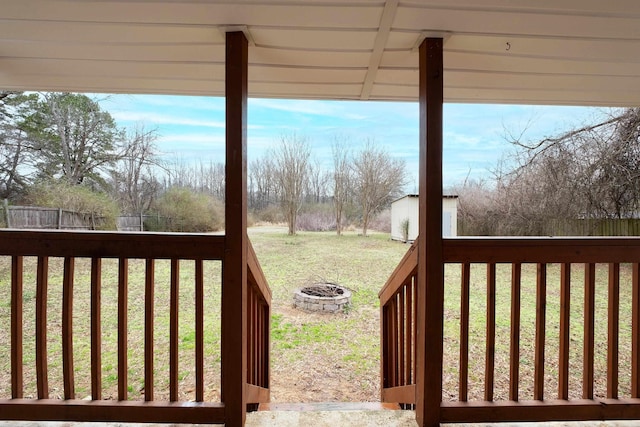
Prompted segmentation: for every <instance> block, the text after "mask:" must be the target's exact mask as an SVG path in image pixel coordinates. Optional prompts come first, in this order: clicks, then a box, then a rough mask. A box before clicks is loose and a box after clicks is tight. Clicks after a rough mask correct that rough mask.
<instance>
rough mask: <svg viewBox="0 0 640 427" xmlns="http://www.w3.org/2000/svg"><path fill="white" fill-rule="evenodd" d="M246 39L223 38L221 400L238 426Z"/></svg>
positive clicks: (243, 366)
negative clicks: (223, 129)
mask: <svg viewBox="0 0 640 427" xmlns="http://www.w3.org/2000/svg"><path fill="white" fill-rule="evenodd" d="M248 51H249V48H248V43H247V39H246V37H245V35H244V34H243V33H242V32H230V33H227V40H226V65H225V79H226V83H225V84H226V89H225V90H226V168H225V170H226V172H225V179H226V191H225V244H224V260H223V268H222V401H223V402H224V404H225V418H226V420H225V421H226V423H225V425H227V426H237V427H240V426H243V425H244V421H245V418H246V407H247V389H246V387H245V384H246V383H247V340H246V337H247V83H248V79H247V76H248V53H249V52H248Z"/></svg>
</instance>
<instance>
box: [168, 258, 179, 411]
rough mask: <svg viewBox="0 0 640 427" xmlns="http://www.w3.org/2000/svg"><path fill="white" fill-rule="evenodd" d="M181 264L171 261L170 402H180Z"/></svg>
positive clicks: (176, 260) (173, 259)
mask: <svg viewBox="0 0 640 427" xmlns="http://www.w3.org/2000/svg"><path fill="white" fill-rule="evenodd" d="M179 283H180V262H179V260H178V259H176V258H172V259H171V291H170V293H171V296H170V303H169V400H170V401H171V402H176V401H177V400H178V312H179V300H178V297H179Z"/></svg>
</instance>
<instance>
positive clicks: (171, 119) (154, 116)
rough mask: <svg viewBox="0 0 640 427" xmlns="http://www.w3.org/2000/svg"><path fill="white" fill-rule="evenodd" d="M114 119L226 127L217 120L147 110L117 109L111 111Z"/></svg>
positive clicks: (155, 123)
mask: <svg viewBox="0 0 640 427" xmlns="http://www.w3.org/2000/svg"><path fill="white" fill-rule="evenodd" d="M111 115H112V116H113V118H114V119H116V120H117V121H122V122H144V123H149V124H154V125H158V126H160V125H179V126H198V127H210V128H218V129H224V127H225V124H224V122H221V121H216V120H202V119H192V118H188V117H180V116H176V115H170V114H161V113H156V112H145V111H116V112H113V113H111Z"/></svg>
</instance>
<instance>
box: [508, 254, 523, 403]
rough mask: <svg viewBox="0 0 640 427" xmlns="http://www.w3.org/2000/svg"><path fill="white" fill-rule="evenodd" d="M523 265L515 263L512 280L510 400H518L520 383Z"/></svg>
mask: <svg viewBox="0 0 640 427" xmlns="http://www.w3.org/2000/svg"><path fill="white" fill-rule="evenodd" d="M521 276H522V265H521V264H520V263H514V264H513V266H512V278H511V340H510V341H511V344H510V345H511V350H510V357H509V364H510V369H509V400H513V401H517V400H518V385H519V381H520V282H521Z"/></svg>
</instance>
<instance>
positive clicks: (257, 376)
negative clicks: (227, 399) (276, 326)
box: [247, 243, 271, 403]
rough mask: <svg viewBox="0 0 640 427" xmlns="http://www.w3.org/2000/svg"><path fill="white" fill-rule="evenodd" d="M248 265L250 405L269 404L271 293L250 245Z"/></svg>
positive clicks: (248, 394)
mask: <svg viewBox="0 0 640 427" xmlns="http://www.w3.org/2000/svg"><path fill="white" fill-rule="evenodd" d="M247 264H248V267H249V269H248V273H249V274H248V275H247V276H248V277H247V279H248V283H249V286H248V294H247V328H248V333H247V403H266V402H269V335H270V333H269V331H270V320H271V291H270V290H269V287H268V286H267V280H266V279H265V278H264V274H263V273H262V268H260V264H259V263H258V258H257V257H256V253H255V252H254V250H253V246H252V245H251V243H249V246H248V252H247Z"/></svg>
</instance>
